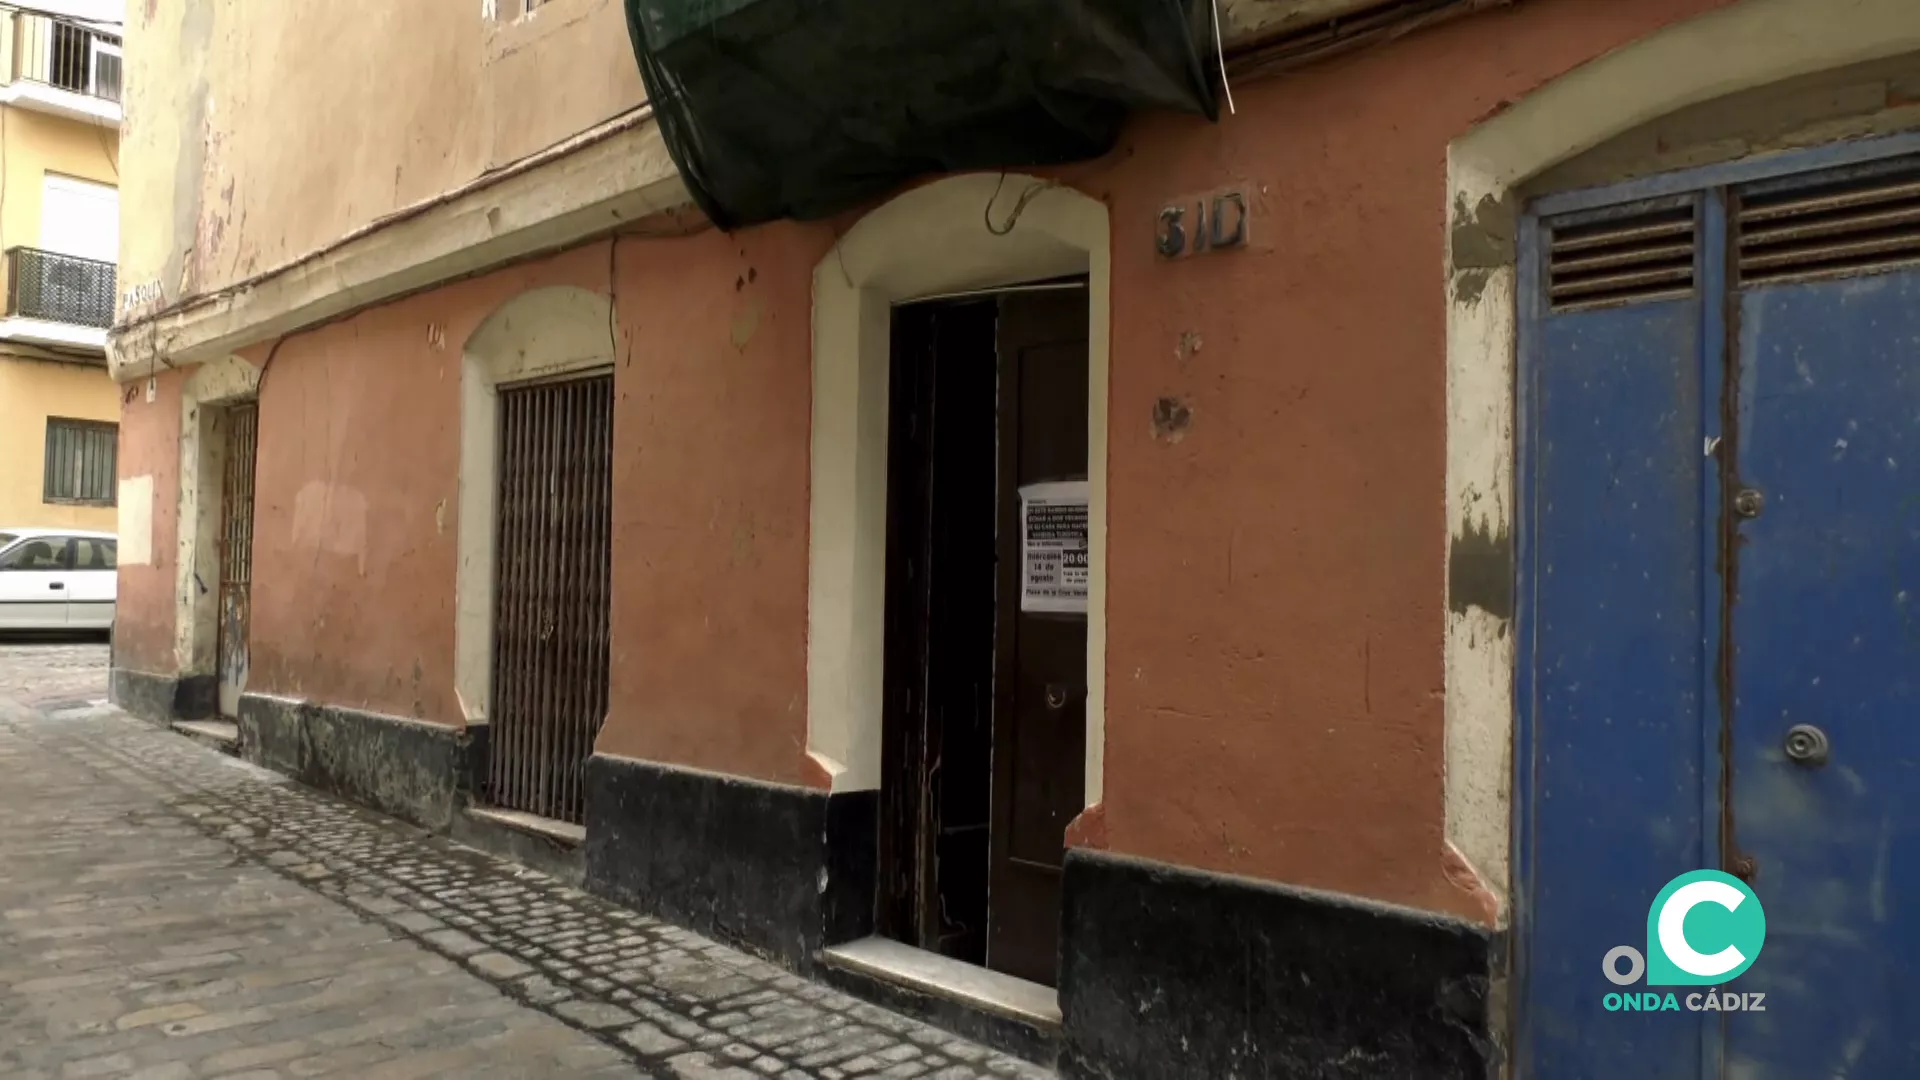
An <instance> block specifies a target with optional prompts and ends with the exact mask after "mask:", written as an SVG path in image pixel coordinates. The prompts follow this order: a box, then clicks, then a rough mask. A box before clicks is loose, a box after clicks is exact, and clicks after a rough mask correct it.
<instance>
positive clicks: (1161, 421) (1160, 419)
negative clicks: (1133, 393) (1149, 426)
mask: <svg viewBox="0 0 1920 1080" xmlns="http://www.w3.org/2000/svg"><path fill="white" fill-rule="evenodd" d="M1192 426H1193V406H1192V405H1189V404H1188V403H1187V400H1186V399H1185V398H1178V397H1163V398H1161V399H1160V400H1158V401H1156V402H1154V403H1153V437H1154V438H1156V439H1159V440H1160V441H1161V442H1167V443H1177V442H1179V441H1180V440H1182V439H1184V438H1186V437H1187V429H1188V428H1190V427H1192Z"/></svg>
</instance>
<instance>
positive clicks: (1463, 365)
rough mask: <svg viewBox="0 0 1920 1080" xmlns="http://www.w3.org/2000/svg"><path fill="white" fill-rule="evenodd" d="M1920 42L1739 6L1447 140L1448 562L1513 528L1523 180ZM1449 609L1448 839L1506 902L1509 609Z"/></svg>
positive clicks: (1790, 6) (1837, 21)
mask: <svg viewBox="0 0 1920 1080" xmlns="http://www.w3.org/2000/svg"><path fill="white" fill-rule="evenodd" d="M1915 51H1920V7H1917V6H1916V4H1915V3H1914V0H1740V2H1737V3H1733V4H1730V5H1728V6H1726V7H1723V8H1719V9H1717V10H1715V11H1712V12H1709V13H1707V14H1704V15H1701V16H1699V17H1697V18H1694V19H1690V20H1688V21H1686V22H1683V23H1679V24H1677V25H1674V26H1671V27H1667V28H1665V29H1663V30H1660V31H1657V32H1655V33H1653V34H1650V35H1648V36H1647V37H1644V38H1642V39H1640V40H1638V41H1635V42H1633V43H1632V44H1630V45H1627V46H1625V47H1623V48H1620V49H1618V50H1616V51H1614V52H1611V53H1608V54H1607V55H1605V56H1602V57H1600V58H1598V59H1596V60H1594V61H1592V62H1591V63H1588V64H1586V65H1584V66H1582V67H1580V68H1578V69H1576V70H1574V71H1571V72H1569V73H1568V74H1566V75H1564V76H1562V77H1561V78H1559V79H1557V80H1555V81H1553V82H1552V83H1549V84H1548V85H1546V86H1544V87H1542V88H1541V89H1540V90H1538V91H1536V92H1535V93H1533V94H1531V95H1529V96H1527V97H1526V98H1524V99H1522V100H1521V101H1519V102H1517V103H1516V104H1515V105H1513V107H1511V108H1509V109H1507V110H1506V111H1505V112H1503V113H1501V114H1500V115H1499V116H1496V117H1494V118H1492V119H1490V120H1488V121H1487V122H1485V123H1484V124H1481V125H1480V126H1478V127H1476V128H1474V129H1473V130H1472V131H1470V132H1468V133H1467V134H1465V135H1463V136H1461V137H1460V138H1459V139H1457V140H1455V141H1454V143H1453V144H1452V145H1451V146H1450V147H1449V148H1448V162H1447V164H1448V176H1447V180H1448V200H1447V202H1448V207H1449V212H1450V215H1451V228H1450V230H1449V244H1448V251H1447V288H1448V292H1447V300H1448V306H1447V525H1448V530H1449V540H1448V543H1449V558H1451V556H1452V554H1453V552H1452V547H1453V545H1455V544H1457V543H1459V542H1460V540H1461V539H1462V538H1463V537H1468V536H1476V537H1481V538H1494V539H1496V541H1498V540H1501V539H1504V538H1508V537H1511V536H1512V532H1513V513H1514V487H1513V464H1514V453H1515V443H1514V371H1515V346H1516V341H1515V306H1514V302H1515V293H1514V290H1515V277H1516V275H1515V267H1514V252H1513V235H1514V232H1513V225H1514V222H1515V220H1516V206H1515V203H1516V199H1515V188H1516V187H1517V185H1519V184H1521V183H1523V182H1525V181H1526V180H1528V179H1530V178H1532V177H1534V176H1537V175H1539V174H1540V173H1542V172H1544V171H1546V170H1547V169H1549V168H1551V167H1553V166H1554V165H1557V164H1559V163H1561V162H1563V161H1566V160H1567V159H1569V158H1571V157H1573V156H1574V155H1576V154H1579V153H1581V152H1583V151H1585V150H1588V149H1591V148H1593V147H1595V146H1598V145H1600V144H1601V143H1603V142H1605V141H1607V140H1608V139H1611V138H1613V137H1614V136H1616V135H1619V134H1622V133H1624V132H1627V131H1630V130H1632V129H1633V128H1635V127H1638V126H1640V125H1641V124H1644V123H1647V122H1649V121H1652V120H1655V119H1657V118H1659V117H1661V116H1665V115H1667V114H1669V113H1672V112H1674V111H1675V110H1678V109H1682V108H1685V107H1687V106H1690V105H1697V104H1700V103H1703V102H1707V101H1712V100H1714V99H1716V98H1720V97H1724V96H1726V95H1729V94H1733V93H1737V92H1739V91H1743V90H1750V89H1754V88H1757V87H1762V86H1766V85H1769V84H1771V83H1776V82H1779V81H1781V80H1784V79H1791V78H1794V77H1797V76H1801V75H1809V74H1814V73H1816V72H1820V71H1826V70H1830V69H1834V68H1840V67H1845V66H1848V65H1851V64H1857V63H1864V62H1868V61H1872V60H1880V59H1885V58H1887V57H1892V56H1898V55H1902V54H1905V53H1911V52H1915ZM1490 253H1491V257H1490ZM1451 608H1452V605H1451V603H1450V604H1449V609H1448V615H1447V620H1448V626H1447V638H1446V670H1447V682H1446V732H1447V751H1446V753H1447V782H1446V814H1447V838H1448V841H1449V843H1450V844H1451V845H1452V847H1453V848H1454V849H1455V851H1456V852H1457V853H1458V854H1459V855H1460V856H1461V857H1463V858H1464V859H1465V861H1466V862H1467V863H1468V864H1470V865H1471V866H1472V867H1473V868H1474V869H1475V870H1476V872H1477V873H1478V874H1479V875H1480V878H1481V881H1482V883H1483V884H1485V885H1487V886H1488V887H1490V888H1492V889H1493V890H1494V891H1495V892H1497V893H1498V894H1500V895H1501V896H1503V897H1504V896H1505V895H1507V894H1508V892H1509V891H1510V873H1511V870H1510V863H1509V844H1510V824H1511V816H1510V815H1511V795H1512V769H1513V766H1512V750H1513V725H1514V702H1513V692H1514V675H1515V670H1514V664H1515V657H1516V653H1515V650H1514V642H1513V636H1512V634H1511V633H1510V632H1509V631H1510V626H1509V617H1508V614H1507V613H1495V612H1488V611H1484V610H1481V609H1480V608H1469V609H1468V610H1466V611H1465V612H1464V613H1461V612H1454V611H1452V610H1451Z"/></svg>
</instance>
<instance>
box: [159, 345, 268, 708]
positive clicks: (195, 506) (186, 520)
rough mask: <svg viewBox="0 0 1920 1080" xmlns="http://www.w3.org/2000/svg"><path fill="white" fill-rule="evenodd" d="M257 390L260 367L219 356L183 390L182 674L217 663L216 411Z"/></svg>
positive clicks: (177, 586)
mask: <svg viewBox="0 0 1920 1080" xmlns="http://www.w3.org/2000/svg"><path fill="white" fill-rule="evenodd" d="M259 389H260V369H259V368H256V367H254V366H253V365H252V364H249V363H247V362H246V361H245V360H242V359H240V358H239V357H237V356H223V357H221V358H220V359H218V360H212V361H208V362H207V363H204V364H201V365H200V366H199V367H198V368H196V369H194V372H193V374H192V375H189V376H188V377H187V381H186V385H185V386H183V387H182V388H181V391H180V490H179V493H178V503H177V509H178V516H177V517H176V518H174V520H175V521H176V522H178V523H179V524H178V526H177V528H176V530H175V531H176V533H177V538H176V540H175V545H176V546H175V553H174V563H173V566H174V589H173V596H174V619H173V654H174V663H175V665H176V670H177V671H178V672H179V673H180V674H181V675H208V674H212V673H213V670H214V666H215V664H216V663H217V659H218V658H217V657H215V655H214V653H215V651H216V649H217V648H218V642H219V622H220V612H219V603H220V598H219V591H220V590H219V585H220V542H219V541H220V484H221V478H222V474H223V470H224V469H225V462H226V454H225V452H226V439H225V438H224V433H223V432H221V431H220V429H219V416H220V409H219V406H222V405H228V404H231V403H233V402H236V401H244V400H247V399H249V398H252V397H253V396H254V395H255V394H257V393H258V392H259Z"/></svg>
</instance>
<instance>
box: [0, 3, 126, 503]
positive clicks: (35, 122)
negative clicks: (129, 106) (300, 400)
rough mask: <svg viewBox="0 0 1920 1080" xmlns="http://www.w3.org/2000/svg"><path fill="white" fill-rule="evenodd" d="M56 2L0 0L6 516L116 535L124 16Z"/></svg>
mask: <svg viewBox="0 0 1920 1080" xmlns="http://www.w3.org/2000/svg"><path fill="white" fill-rule="evenodd" d="M56 7H59V8H60V9H59V10H49V9H41V8H33V7H12V6H0V75H4V80H3V81H0V147H4V150H0V251H4V253H5V265H4V268H0V278H3V279H4V281H5V287H6V307H5V310H4V313H0V459H3V460H4V461H5V462H6V468H4V469H0V522H5V523H6V524H8V525H18V526H28V527H38V528H81V529H99V530H106V531H112V529H113V527H114V499H115V494H116V491H117V479H116V465H115V445H116V429H117V427H118V425H119V421H120V389H119V387H118V386H116V385H115V384H114V382H113V380H112V379H110V378H109V377H108V375H107V371H106V344H107V327H108V325H109V324H111V323H112V321H113V306H114V300H113V296H114V260H115V259H116V258H117V256H118V248H119V221H120V215H119V204H118V198H119V196H118V190H117V188H118V183H119V168H120V165H119V157H120V62H121V61H120V23H119V16H118V14H117V10H116V11H115V12H114V13H113V15H112V18H111V20H110V21H109V20H106V19H103V18H88V17H85V16H87V15H89V14H92V15H96V16H98V15H104V14H105V13H104V12H89V11H87V10H86V9H85V7H84V6H83V5H68V6H66V7H60V6H59V5H56ZM68 7H70V8H72V10H67V8H68Z"/></svg>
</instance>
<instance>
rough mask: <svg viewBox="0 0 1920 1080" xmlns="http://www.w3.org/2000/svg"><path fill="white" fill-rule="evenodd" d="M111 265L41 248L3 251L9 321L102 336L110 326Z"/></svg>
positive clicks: (20, 248)
mask: <svg viewBox="0 0 1920 1080" xmlns="http://www.w3.org/2000/svg"><path fill="white" fill-rule="evenodd" d="M113 281H114V265H113V264H112V263H110V262H101V261H99V260H98V259H81V258H76V257H74V256H72V255H56V254H54V253H53V252H51V251H41V250H40V249H39V248H30V247H15V248H8V249H7V315H8V316H10V317H18V318H23V319H45V320H47V321H48V322H58V323H67V324H69V325H72V326H90V327H94V328H97V329H101V330H105V329H107V328H108V327H110V326H112V325H113Z"/></svg>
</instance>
